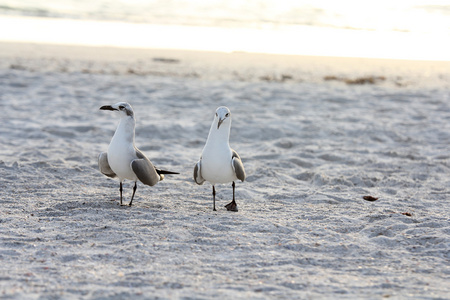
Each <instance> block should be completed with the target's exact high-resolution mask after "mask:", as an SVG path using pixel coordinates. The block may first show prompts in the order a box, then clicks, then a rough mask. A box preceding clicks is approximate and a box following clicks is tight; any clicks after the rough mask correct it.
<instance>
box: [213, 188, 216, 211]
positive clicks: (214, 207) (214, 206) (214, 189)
mask: <svg viewBox="0 0 450 300" xmlns="http://www.w3.org/2000/svg"><path fill="white" fill-rule="evenodd" d="M213 211H216V188H215V187H214V186H213Z"/></svg>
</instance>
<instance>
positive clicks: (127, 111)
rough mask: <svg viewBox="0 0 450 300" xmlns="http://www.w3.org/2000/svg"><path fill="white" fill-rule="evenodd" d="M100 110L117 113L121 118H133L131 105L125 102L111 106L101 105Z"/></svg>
mask: <svg viewBox="0 0 450 300" xmlns="http://www.w3.org/2000/svg"><path fill="white" fill-rule="evenodd" d="M100 109H101V110H112V111H119V112H120V115H121V116H122V117H124V116H131V117H132V116H133V115H134V113H133V108H132V107H131V105H130V104H129V103H127V102H118V103H116V104H113V105H103V106H102V107H100Z"/></svg>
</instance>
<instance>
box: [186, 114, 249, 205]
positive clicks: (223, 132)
mask: <svg viewBox="0 0 450 300" xmlns="http://www.w3.org/2000/svg"><path fill="white" fill-rule="evenodd" d="M230 129H231V112H230V110H229V109H228V108H227V107H225V106H221V107H219V108H217V110H216V115H215V116H214V120H213V122H212V124H211V128H210V129H209V135H208V139H207V140H206V145H205V147H204V148H203V152H202V156H201V157H200V160H199V161H198V162H197V164H196V165H195V167H194V180H195V182H196V183H197V184H203V183H204V182H205V181H208V182H209V183H211V185H212V188H213V210H214V211H215V210H216V189H215V185H216V184H218V183H219V184H222V183H230V182H232V184H231V186H232V187H233V201H231V202H230V203H228V204H227V205H225V207H226V208H227V210H229V211H238V208H237V204H236V201H235V186H236V185H235V183H234V182H235V181H236V180H238V179H239V180H241V181H244V180H245V170H244V165H243V164H242V161H241V158H240V157H239V154H238V153H237V152H236V151H234V150H233V149H231V148H230V145H229V140H230Z"/></svg>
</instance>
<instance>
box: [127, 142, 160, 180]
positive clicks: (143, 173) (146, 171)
mask: <svg viewBox="0 0 450 300" xmlns="http://www.w3.org/2000/svg"><path fill="white" fill-rule="evenodd" d="M136 155H137V157H138V158H137V159H134V160H133V161H131V169H132V170H133V172H134V174H136V176H137V178H138V179H139V180H140V181H141V182H142V183H143V184H146V185H150V186H152V185H155V184H156V183H157V182H158V181H159V180H160V179H161V177H160V176H159V175H158V173H157V172H156V170H155V167H154V166H153V164H152V162H151V161H150V160H149V159H148V158H147V157H146V156H145V155H144V154H143V153H142V152H141V151H140V150H139V149H137V148H136Z"/></svg>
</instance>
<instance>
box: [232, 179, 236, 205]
mask: <svg viewBox="0 0 450 300" xmlns="http://www.w3.org/2000/svg"><path fill="white" fill-rule="evenodd" d="M231 186H232V187H233V202H234V189H235V187H236V185H235V184H234V181H233V184H232V185H231Z"/></svg>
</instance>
